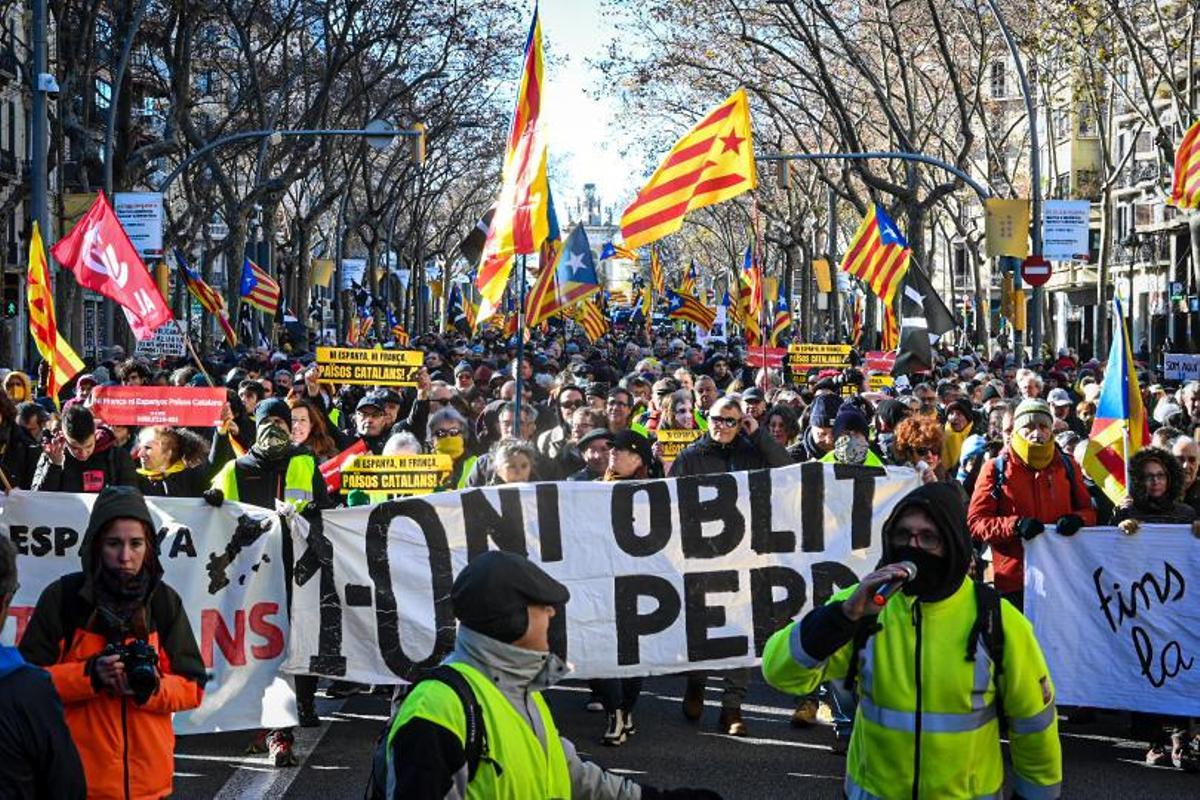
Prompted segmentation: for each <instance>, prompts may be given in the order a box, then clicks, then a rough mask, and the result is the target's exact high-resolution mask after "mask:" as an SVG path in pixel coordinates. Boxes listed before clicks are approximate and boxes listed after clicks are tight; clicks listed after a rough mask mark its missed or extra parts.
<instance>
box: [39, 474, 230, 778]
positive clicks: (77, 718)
mask: <svg viewBox="0 0 1200 800" xmlns="http://www.w3.org/2000/svg"><path fill="white" fill-rule="evenodd" d="M79 553H80V563H81V566H82V571H80V572H75V573H71V574H68V575H65V576H63V577H62V578H59V579H58V580H57V581H55V582H54V583H52V584H50V585H49V586H47V587H46V589H45V590H44V591H43V592H42V595H41V597H39V598H38V602H37V606H36V608H35V609H34V612H33V616H32V617H31V618H30V620H29V626H28V627H27V628H26V630H25V635H24V637H23V638H22V639H21V645H20V651H21V655H22V656H24V657H25V659H26V660H27V661H29V662H30V663H31V664H36V665H38V666H41V667H44V668H45V669H46V670H47V671H48V672H49V673H50V678H51V680H52V681H53V682H54V688H55V689H57V690H58V694H59V696H60V697H61V698H62V703H63V707H64V710H65V714H66V720H67V727H68V728H70V730H71V736H72V737H73V738H74V740H75V745H76V747H77V748H78V749H79V755H80V757H81V759H82V761H83V769H84V774H85V776H86V777H87V785H88V796H89V797H93V798H110V797H111V798H117V797H124V798H140V797H147V798H149V797H164V796H166V795H169V794H170V793H171V791H172V775H173V772H174V756H173V753H174V749H175V734H174V731H173V730H172V727H171V715H172V714H173V713H175V712H176V711H187V710H188V709H192V708H196V707H197V706H199V705H200V701H201V699H202V697H203V694H204V683H205V680H206V678H207V675H206V672H205V669H204V663H203V662H202V661H201V659H200V650H199V647H198V646H197V645H196V638H195V636H194V635H193V634H192V628H191V625H190V624H189V623H188V618H187V614H186V613H185V612H184V610H183V605H182V603H181V601H180V599H179V595H178V594H176V593H175V590H174V589H172V588H171V587H170V586H168V585H167V584H165V583H163V581H162V574H163V570H162V566H161V564H160V563H159V560H158V551H157V547H156V544H155V536H154V522H153V520H152V519H151V517H150V511H149V509H148V508H147V507H146V501H145V499H144V498H143V497H142V494H141V492H139V491H138V490H137V489H135V488H133V487H132V486H111V485H110V486H106V487H105V488H104V489H103V491H101V492H100V495H99V496H98V497H97V498H96V502H95V504H94V505H93V506H92V514H91V518H90V519H89V520H88V528H87V532H86V533H85V534H84V537H83V541H82V542H81V543H80V547H79Z"/></svg>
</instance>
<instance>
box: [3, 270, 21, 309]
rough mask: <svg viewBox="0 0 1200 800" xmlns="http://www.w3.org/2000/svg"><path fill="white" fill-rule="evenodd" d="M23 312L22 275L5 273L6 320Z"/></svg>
mask: <svg viewBox="0 0 1200 800" xmlns="http://www.w3.org/2000/svg"><path fill="white" fill-rule="evenodd" d="M20 311H21V274H20V273H18V272H5V273H4V318H5V319H12V318H13V317H15V316H17V314H19V313H20Z"/></svg>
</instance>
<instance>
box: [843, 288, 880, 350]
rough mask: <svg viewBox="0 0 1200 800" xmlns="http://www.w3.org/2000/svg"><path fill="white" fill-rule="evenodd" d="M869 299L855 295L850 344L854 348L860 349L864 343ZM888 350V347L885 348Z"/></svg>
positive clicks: (851, 317)
mask: <svg viewBox="0 0 1200 800" xmlns="http://www.w3.org/2000/svg"><path fill="white" fill-rule="evenodd" d="M866 300H867V298H866V297H865V296H863V295H861V294H859V293H857V292H855V293H854V311H853V313H852V314H851V315H850V344H851V346H853V347H858V343H859V342H860V341H862V332H863V313H864V311H865V309H866ZM884 349H885V350H886V349H887V348H886V347H885V348H884Z"/></svg>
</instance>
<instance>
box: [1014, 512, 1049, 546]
mask: <svg viewBox="0 0 1200 800" xmlns="http://www.w3.org/2000/svg"><path fill="white" fill-rule="evenodd" d="M1044 530H1046V526H1045V525H1043V524H1042V523H1041V522H1039V521H1037V520H1036V519H1034V518H1033V517H1021V518H1020V519H1019V520H1017V527H1016V534H1017V536H1020V537H1021V538H1022V539H1024V540H1025V541H1027V542H1028V541H1029V540H1030V539H1032V538H1033V537H1035V536H1037V535H1038V534H1040V533H1041V532H1042V531H1044Z"/></svg>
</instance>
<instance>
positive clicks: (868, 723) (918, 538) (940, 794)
mask: <svg viewBox="0 0 1200 800" xmlns="http://www.w3.org/2000/svg"><path fill="white" fill-rule="evenodd" d="M966 517H967V515H966V508H965V507H964V504H963V501H962V499H961V497H960V495H959V492H958V491H957V489H955V488H954V487H952V486H951V485H949V484H945V483H931V484H927V485H925V486H922V487H921V488H919V489H916V490H915V491H913V492H912V493H910V494H909V495H908V496H907V497H905V498H904V499H903V500H901V501H900V503H899V504H898V505H897V506H896V508H895V509H894V510H893V511H892V514H891V515H890V516H889V517H888V520H887V522H885V523H884V526H883V552H884V558H883V564H884V566H881V567H880V568H879V569H878V570H876V571H875V572H872V573H870V574H869V575H867V576H866V577H864V578H863V579H862V581H861V582H860V583H859V584H858V585H857V586H854V587H851V588H849V589H846V590H843V591H842V592H840V593H838V594H837V595H835V596H834V598H833V599H832V600H831V601H830V602H829V603H828V604H827V605H825V606H822V607H820V608H816V609H813V610H812V611H811V612H809V613H808V614H807V615H805V617H804V618H803V619H802V620H800V621H798V622H793V623H792V624H791V625H789V626H787V627H786V628H784V629H783V630H781V631H778V632H777V633H776V634H775V635H774V636H772V637H771V639H770V641H769V642H768V643H767V647H766V650H765V652H764V653H763V675H764V676H765V677H766V679H767V682H768V683H770V684H771V685H772V686H774V687H775V688H777V689H780V690H782V691H785V692H790V693H792V694H807V693H808V692H811V691H812V690H813V689H815V688H816V687H817V685H818V684H820V683H821V682H822V681H826V680H839V681H845V682H846V684H847V685H848V687H849V688H854V689H855V690H856V691H857V693H858V696H859V705H858V712H857V715H856V717H855V721H854V732H853V734H852V736H851V739H850V750H849V753H848V757H847V766H846V783H845V791H846V796H847V797H849V798H852V800H853V798H900V797H903V798H918V797H929V798H938V799H939V800H943V799H947V798H968V797H969V798H977V797H997V798H998V797H1001V792H1002V790H1003V787H1004V761H1003V758H1002V756H1001V752H1000V736H1001V718H1003V719H1004V720H1005V724H1006V725H1007V730H1008V734H1009V737H1010V740H1011V743H1012V746H1011V749H1012V764H1013V771H1014V773H1015V774H1014V775H1013V784H1012V785H1013V796H1014V797H1020V798H1025V799H1026V800H1034V799H1035V798H1054V797H1058V796H1059V789H1060V784H1061V782H1062V750H1061V747H1060V744H1059V740H1058V720H1057V716H1056V712H1055V707H1054V685H1053V684H1052V683H1051V681H1050V675H1049V672H1048V671H1047V669H1046V661H1045V658H1044V657H1043V655H1042V651H1041V648H1040V647H1039V646H1038V643H1037V640H1036V639H1035V638H1034V636H1033V629H1032V627H1031V626H1030V624H1029V622H1028V620H1026V619H1025V617H1023V616H1021V614H1020V612H1018V611H1017V610H1016V608H1015V607H1014V606H1012V605H1010V604H1009V603H1008V602H1007V601H1004V600H1001V599H1000V598H999V596H998V595H997V594H996V593H995V591H994V590H993V589H991V588H990V587H987V586H983V585H980V584H977V583H976V582H975V581H973V580H971V579H969V578H968V577H967V572H968V567H969V565H970V559H971V550H970V537H969V535H968V532H967V518H966ZM900 562H908V564H907V565H904V566H901V563H900ZM913 567H915V573H916V574H915V576H913V575H912V574H911V572H912V568H913ZM905 580H907V582H906V583H903V586H902V590H901V591H896V592H895V593H894V594H891V595H889V596H886V597H883V596H881V597H879V598H878V599H879V601H880V602H881V603H882V605H880V604H877V603H876V602H875V601H876V599H877V595H878V594H879V593H880V591H881V590H883V589H884V587H889V586H891V588H893V589H894V588H895V587H896V586H897V585H899V584H901V582H903V581H905ZM884 594H885V595H887V592H885V593H884ZM964 648H965V651H964Z"/></svg>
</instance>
